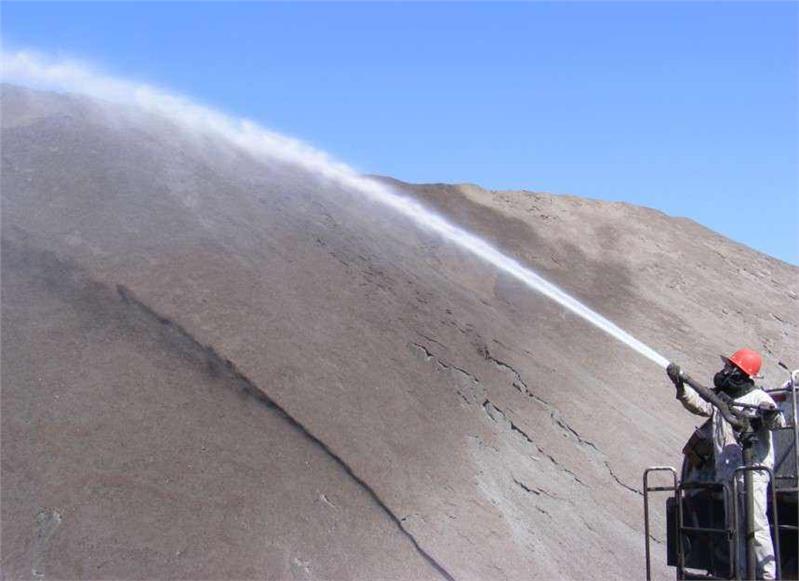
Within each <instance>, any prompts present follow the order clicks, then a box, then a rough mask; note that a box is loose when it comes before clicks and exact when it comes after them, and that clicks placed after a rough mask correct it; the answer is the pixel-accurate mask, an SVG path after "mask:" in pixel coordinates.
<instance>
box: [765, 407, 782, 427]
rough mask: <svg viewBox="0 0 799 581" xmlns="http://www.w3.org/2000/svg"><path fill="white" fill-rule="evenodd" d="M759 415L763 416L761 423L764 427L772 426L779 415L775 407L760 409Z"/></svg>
mask: <svg viewBox="0 0 799 581" xmlns="http://www.w3.org/2000/svg"><path fill="white" fill-rule="evenodd" d="M760 413H761V415H762V416H763V423H764V424H765V425H766V426H772V425H774V424H775V423H776V422H777V416H779V415H780V410H779V408H777V407H776V406H775V407H770V406H769V407H767V408H761V412H760Z"/></svg>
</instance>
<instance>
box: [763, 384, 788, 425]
mask: <svg viewBox="0 0 799 581" xmlns="http://www.w3.org/2000/svg"><path fill="white" fill-rule="evenodd" d="M762 393H763V396H762V398H761V401H760V404H759V405H760V406H761V407H765V408H768V409H767V410H766V411H764V412H763V413H762V414H761V415H762V418H763V426H764V427H766V428H768V429H769V430H776V429H777V428H784V427H785V416H783V415H782V412H781V411H780V408H778V407H777V403H776V402H775V401H774V399H773V398H772V397H771V396H770V395H769V394H767V393H766V392H765V391H764V392H762Z"/></svg>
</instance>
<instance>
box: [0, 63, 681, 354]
mask: <svg viewBox="0 0 799 581" xmlns="http://www.w3.org/2000/svg"><path fill="white" fill-rule="evenodd" d="M1 67H2V69H1V70H2V77H3V79H4V80H7V81H12V82H18V83H21V84H25V85H31V86H35V87H40V88H47V89H55V90H65V91H70V92H75V93H82V94H86V95H89V96H91V97H95V98H99V99H104V100H107V101H112V102H116V103H121V104H125V105H133V106H136V107H140V108H141V109H144V110H145V111H149V112H151V113H155V114H159V115H164V116H167V117H168V118H170V119H171V120H173V121H174V122H176V123H178V124H180V125H182V126H184V127H187V128H189V129H191V130H193V131H199V132H203V133H206V134H210V135H215V136H219V137H222V138H224V139H226V140H228V141H230V142H232V143H233V144H235V145H237V146H238V147H241V148H242V149H244V150H246V151H248V152H250V153H251V154H253V155H256V156H266V157H269V158H272V159H278V160H281V161H285V162H289V163H291V164H295V165H298V166H301V167H303V168H305V169H307V170H308V171H311V172H313V173H315V174H317V175H321V176H323V177H325V178H327V179H329V180H333V181H335V182H336V183H338V184H340V185H341V186H343V187H344V188H347V189H351V190H356V191H358V192H361V193H362V194H365V195H366V196H369V197H370V198H372V199H373V200H375V201H377V202H380V203H381V204H384V205H386V206H389V207H391V208H393V209H394V210H396V211H397V212H400V213H401V214H403V215H405V216H407V217H408V218H410V219H411V220H413V221H414V222H415V223H416V224H418V225H420V226H422V227H424V228H426V229H428V230H431V231H433V232H436V233H438V234H439V235H441V236H442V237H444V238H445V239H447V240H448V241H450V242H452V243H454V244H457V245H458V246H460V247H461V248H463V249H465V250H467V251H469V252H471V253H472V254H474V255H476V256H478V257H480V258H481V259H483V260H485V261H486V262H489V263H491V264H492V265H494V266H495V267H496V268H497V269H499V270H501V271H503V272H505V273H507V274H509V275H511V276H513V277H514V278H516V279H518V280H520V281H521V282H523V283H524V284H525V285H527V286H528V287H530V288H531V289H533V290H536V291H538V292H540V293H541V294H543V295H545V296H547V297H549V298H550V299H552V300H554V301H555V302H557V303H558V304H560V305H562V306H563V307H565V308H567V309H569V310H570V311H571V312H573V313H575V314H576V315H579V316H580V317H582V318H583V319H585V320H586V321H588V322H590V323H592V324H593V325H595V326H596V327H598V328H600V329H602V330H603V331H605V332H606V333H608V334H609V335H611V336H612V337H615V338H616V339H618V340H619V341H621V342H622V343H624V344H625V345H628V346H629V347H631V348H632V349H634V350H635V351H637V352H638V353H640V354H641V355H643V356H645V357H647V358H648V359H650V360H651V361H652V362H654V363H656V364H657V365H659V366H661V367H662V368H664V369H665V368H666V366H667V365H668V360H667V359H666V358H665V357H663V356H662V355H660V354H659V353H657V352H656V351H655V350H653V349H652V348H650V347H649V346H647V345H645V344H644V343H642V342H641V341H639V340H638V339H636V338H635V337H633V336H632V335H630V334H629V333H627V332H626V331H624V330H623V329H621V328H619V327H618V326H617V325H616V324H614V323H613V322H612V321H609V320H608V319H606V318H605V317H603V316H602V315H600V314H599V313H596V312H595V311H593V310H591V309H589V308H588V307H587V306H585V305H584V304H582V303H581V302H580V301H578V300H577V299H575V298H574V297H572V296H570V295H569V294H567V293H565V292H563V291H562V290H561V289H559V288H558V287H557V286H555V285H554V284H552V283H550V282H549V281H547V280H545V279H544V278H542V277H541V276H540V275H538V274H537V273H536V272H534V271H533V270H531V269H529V268H527V267H526V266H524V265H522V264H521V263H520V262H518V261H517V260H514V259H513V258H511V257H509V256H506V255H505V254H503V253H502V252H500V251H499V250H497V249H496V248H494V247H493V246H492V245H490V244H489V243H488V242H486V241H485V240H483V239H482V238H479V237H477V236H475V235H474V234H471V233H470V232H468V231H466V230H464V229H463V228H460V227H458V226H455V225H454V224H451V223H450V222H448V221H447V220H445V219H444V218H442V217H441V216H439V215H438V214H436V213H434V212H432V211H430V210H429V209H427V208H425V207H424V206H422V205H421V204H420V203H418V202H417V201H415V200H412V199H410V198H407V197H405V196H402V195H399V194H397V193H396V192H395V191H393V190H392V189H391V188H390V187H388V186H386V185H384V184H382V183H380V182H377V181H375V180H371V179H368V178H365V177H363V176H361V175H359V174H358V173H356V172H355V171H354V170H353V169H351V168H350V167H348V166H346V165H344V164H342V163H339V162H337V161H335V160H333V159H331V158H330V157H328V156H327V155H325V154H324V153H322V152H320V151H318V150H315V149H313V148H312V147H309V146H307V145H305V144H303V143H302V142H300V141H297V140H295V139H291V138H287V137H284V136H282V135H278V134H276V133H273V132H270V131H267V130H265V129H262V128H261V127H258V126H257V125H256V124H254V123H252V122H250V121H247V120H243V119H242V120H237V119H233V118H231V117H228V116H227V115H224V114H222V113H219V112H217V111H214V110H212V109H209V108H206V107H203V106H201V105H198V104H196V103H193V102H191V101H189V100H188V99H186V98H184V97H179V96H175V95H172V94H169V93H167V92H165V91H162V90H159V89H156V88H154V87H151V86H148V85H142V84H137V83H133V82H130V81H125V80H121V79H115V78H111V77H106V76H103V75H100V74H97V73H95V72H93V71H92V70H91V69H90V68H88V67H86V66H85V65H82V64H79V63H75V62H71V61H63V60H61V61H53V60H48V59H46V58H43V57H41V56H39V55H35V54H32V53H29V52H15V53H8V54H3V56H2V65H1Z"/></svg>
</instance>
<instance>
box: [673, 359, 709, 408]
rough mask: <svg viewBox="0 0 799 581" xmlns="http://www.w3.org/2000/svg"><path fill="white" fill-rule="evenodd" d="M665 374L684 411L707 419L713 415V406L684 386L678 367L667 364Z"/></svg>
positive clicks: (689, 387)
mask: <svg viewBox="0 0 799 581" xmlns="http://www.w3.org/2000/svg"><path fill="white" fill-rule="evenodd" d="M666 374H667V375H668V376H669V379H671V381H672V382H673V383H674V386H675V387H676V388H677V399H678V400H680V403H681V404H682V405H683V407H684V408H685V409H687V410H688V411H689V412H691V413H692V414H696V415H698V416H704V417H706V418H709V417H710V416H712V415H713V406H712V405H711V404H710V403H709V402H706V401H705V400H704V399H702V398H701V397H699V394H698V393H696V390H695V389H693V388H692V387H691V386H690V385H686V384H685V381H683V378H682V374H681V372H680V367H679V366H678V365H675V364H674V363H671V364H669V366H668V368H667V369H666Z"/></svg>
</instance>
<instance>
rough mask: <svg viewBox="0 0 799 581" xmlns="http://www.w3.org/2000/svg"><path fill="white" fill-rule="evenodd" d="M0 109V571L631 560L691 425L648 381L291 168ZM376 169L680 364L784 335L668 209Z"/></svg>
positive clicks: (553, 314)
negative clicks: (644, 492)
mask: <svg viewBox="0 0 799 581" xmlns="http://www.w3.org/2000/svg"><path fill="white" fill-rule="evenodd" d="M2 99H3V101H2V108H3V109H2V127H3V128H2V182H1V183H0V185H1V186H2V394H0V395H1V396H2V424H1V427H2V434H1V435H2V450H1V451H2V458H1V459H2V513H1V514H0V516H1V517H2V520H1V524H2V527H1V528H0V534H2V538H1V539H0V540H2V560H1V561H0V564H1V565H2V572H3V574H4V575H5V576H6V577H8V578H31V577H42V576H44V577H45V578H77V577H81V578H100V577H102V578H112V577H113V578H153V577H159V578H192V579H197V578H215V579H216V578H280V579H283V578H289V579H292V578H293V579H350V578H353V579H423V578H436V577H439V578H440V577H445V578H447V577H452V578H455V579H503V578H507V579H530V578H539V579H551V578H555V577H558V578H575V579H576V578H587V577H592V578H630V577H640V576H641V575H642V570H643V534H642V528H643V524H642V510H641V507H642V499H641V495H640V487H641V485H640V477H641V472H642V471H643V469H644V468H645V467H646V466H649V465H653V464H677V463H678V462H679V450H680V448H681V447H682V443H683V441H684V439H685V438H686V437H687V436H688V435H689V434H690V431H691V428H692V426H693V425H694V424H695V422H694V419H693V418H692V417H690V416H688V415H687V413H686V412H685V411H684V410H683V409H682V408H681V407H680V406H679V404H678V403H677V402H676V401H675V400H674V397H673V391H672V388H671V387H670V384H669V383H668V382H667V380H666V379H665V375H664V374H663V372H662V370H660V369H659V368H658V367H656V366H655V365H653V364H652V363H651V362H649V361H648V360H646V359H644V358H642V357H641V356H639V355H637V354H636V353H634V352H633V351H631V350H630V349H628V348H627V347H625V346H623V345H621V344H619V343H617V342H616V341H613V340H612V339H609V338H608V337H607V336H606V335H605V334H604V333H602V332H601V331H598V330H596V329H594V328H592V327H590V326H589V325H587V324H586V323H585V322H583V321H582V320H580V319H578V318H576V317H574V316H573V315H570V314H569V313H566V312H563V310H562V309H561V308H559V307H558V306H556V305H554V304H553V303H552V302H551V301H549V300H547V299H545V298H542V297H541V296H539V295H537V294H535V293H533V292H530V291H529V290H528V289H526V288H524V287H522V286H521V285H520V284H519V283H518V282H516V281H514V280H512V279H510V278H508V277H506V276H504V275H498V274H497V273H496V272H495V271H494V270H493V269H492V268H491V267H489V266H487V265H485V264H483V263H481V262H479V261H477V260H476V259H474V258H472V257H470V256H468V255H466V254H464V253H463V252H462V251H460V250H458V249H456V248H453V247H451V246H449V245H447V244H445V243H444V242H443V241H442V240H441V239H440V238H438V237H437V236H435V235H432V234H430V233H428V232H425V231H421V230H419V229H417V228H416V227H415V226H414V225H413V224H412V223H410V222H409V221H407V220H406V219H404V218H401V217H398V216H396V215H394V214H393V213H391V212H390V211H387V210H385V209H383V208H381V207H379V206H377V205H375V204H374V203H369V202H365V201H364V200H363V199H362V198H361V196H359V195H358V194H356V193H353V192H347V191H342V190H341V189H340V188H337V187H335V186H334V185H332V184H330V183H326V182H324V181H321V180H319V179H317V178H315V177H314V176H311V175H308V174H307V173H304V172H302V171H300V170H298V169H296V168H293V167H290V166H286V165H281V164H279V163H277V162H275V161H270V160H263V159H258V160H256V159H253V158H251V157H250V156H248V155H246V154H244V153H242V152H239V151H236V150H234V149H233V148H232V147H231V146H228V145H226V144H224V143H216V142H214V143H209V142H207V141H206V140H204V139H202V138H200V137H197V136H195V135H190V134H187V133H185V132H182V131H181V130H179V129H178V128H176V127H172V126H170V125H169V123H167V122H164V121H163V120H159V119H153V118H149V117H146V116H143V115H139V114H137V113H135V112H131V111H124V110H120V109H115V108H110V107H109V106H106V105H100V104H97V103H93V102H91V101H87V100H85V99H82V98H73V97H65V96H57V95H53V94H47V93H37V92H32V91H29V90H22V89H18V88H15V87H8V86H5V87H4V88H3V94H2ZM381 179H384V181H386V182H388V183H391V184H392V185H393V186H394V187H396V188H397V189H398V190H401V191H404V192H407V193H408V195H411V196H414V197H417V198H418V199H420V200H423V201H424V202H425V203H426V204H427V205H429V206H430V207H433V208H436V209H438V210H439V211H441V212H442V213H443V214H445V215H447V216H449V217H450V218H451V219H452V220H453V221H455V222H457V223H459V224H462V225H464V226H467V227H469V228H471V229H473V230H475V231H477V232H479V233H480V234H482V235H484V236H485V237H486V238H488V239H490V240H492V241H494V242H496V244H497V245H498V246H500V247H502V248H503V249H505V250H506V251H507V252H508V253H509V254H512V255H514V256H515V257H518V258H519V259H521V260H522V261H523V262H525V263H527V264H529V265H530V266H532V267H534V268H535V269H536V270H537V271H538V272H540V273H541V274H543V275H544V276H546V277H548V278H550V279H551V280H552V281H554V282H556V283H558V284H560V285H562V286H563V287H564V288H565V289H566V290H568V291H569V292H571V293H573V294H574V295H576V296H578V297H579V298H581V299H584V300H585V301H586V302H587V303H588V304H590V305H591V306H592V307H594V308H596V309H597V310H598V311H600V312H601V313H603V314H604V315H606V316H608V317H609V318H611V319H612V320H614V321H616V322H617V323H618V324H620V325H621V326H622V327H623V328H625V329H626V330H628V331H630V332H631V333H632V334H633V335H635V336H636V337H638V338H640V339H641V340H643V341H644V342H646V343H648V344H650V345H652V346H653V347H654V348H655V349H657V350H658V351H660V352H661V353H663V354H664V355H665V356H666V357H668V358H669V359H672V360H677V361H679V362H681V363H682V364H683V365H684V366H685V367H687V368H688V369H689V370H690V371H691V372H692V373H693V374H694V375H695V376H697V377H708V375H709V374H710V373H712V372H713V371H715V369H716V367H718V354H719V353H724V352H729V351H731V350H733V349H735V348H737V347H739V346H741V345H749V346H751V347H755V348H758V349H760V350H761V351H762V352H763V354H764V356H765V357H766V367H765V375H766V381H767V382H771V383H777V382H778V381H779V382H781V380H782V373H781V372H780V371H779V370H778V369H777V367H776V361H777V359H778V358H780V357H782V358H788V359H790V358H791V357H795V356H796V353H797V352H799V330H798V329H797V325H799V308H797V307H798V306H799V303H798V302H797V301H799V276H797V275H799V269H797V268H796V267H793V266H790V265H787V264H785V263H782V262H780V261H778V260H775V259H772V258H769V257H767V256H764V255H762V254H759V253H757V252H755V251H752V250H751V249H748V248H745V247H743V246H740V245H738V244H736V243H734V242H732V241H730V240H727V239H725V238H723V237H721V236H719V235H717V234H715V233H713V232H711V231H708V230H706V229H704V228H702V227H701V226H699V225H697V224H695V223H693V222H691V221H689V220H685V219H679V218H672V217H669V216H666V215H664V214H661V213H659V212H656V211H653V210H649V209H645V208H639V207H634V206H630V205H625V204H610V203H604V202H596V201H590V200H584V199H579V198H573V197H566V196H555V195H549V194H541V193H533V192H489V191H486V190H482V189H480V188H477V187H475V186H449V185H440V184H439V185H424V186H414V185H409V184H404V183H401V182H396V181H394V180H390V179H388V178H381ZM788 363H791V361H788ZM793 364H794V366H796V365H797V363H796V362H793ZM655 526H656V527H657V531H658V532H657V537H658V539H662V534H661V531H662V528H663V523H662V521H661V514H660V512H658V515H657V519H656V524H655ZM655 551H656V558H657V559H661V560H662V559H663V553H664V551H663V547H662V546H661V545H659V544H657V543H656V544H655ZM661 573H662V575H663V576H664V577H666V576H670V574H671V572H670V571H666V570H665V569H663V570H662V571H661Z"/></svg>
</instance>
